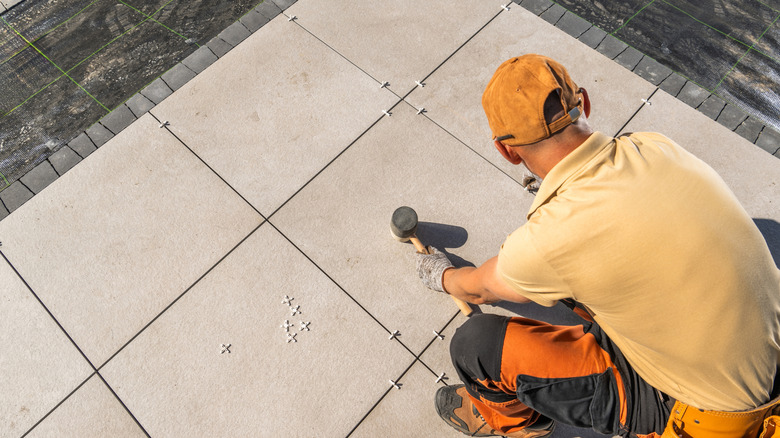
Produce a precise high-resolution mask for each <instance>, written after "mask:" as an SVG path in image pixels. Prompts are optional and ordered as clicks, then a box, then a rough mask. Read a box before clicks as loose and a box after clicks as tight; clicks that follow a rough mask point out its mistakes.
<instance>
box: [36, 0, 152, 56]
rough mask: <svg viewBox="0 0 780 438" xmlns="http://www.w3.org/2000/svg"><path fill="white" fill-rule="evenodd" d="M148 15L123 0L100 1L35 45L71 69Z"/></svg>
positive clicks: (46, 35)
mask: <svg viewBox="0 0 780 438" xmlns="http://www.w3.org/2000/svg"><path fill="white" fill-rule="evenodd" d="M145 18H146V17H144V16H143V15H141V14H140V13H138V12H136V11H134V10H133V9H132V8H129V7H127V6H125V5H123V4H122V3H120V2H111V1H98V2H96V3H93V4H90V6H89V7H87V8H85V9H84V10H83V11H81V12H80V13H79V14H78V15H76V16H75V17H73V18H71V19H70V20H68V21H66V22H65V23H63V24H62V25H60V26H58V27H57V28H55V29H52V30H51V31H50V32H48V33H46V34H45V35H43V36H42V37H41V38H39V39H38V40H36V41H35V47H37V48H38V49H39V50H40V51H41V52H43V53H44V54H45V55H46V56H48V57H49V58H50V59H51V60H52V61H54V63H55V64H57V65H58V66H59V67H60V68H61V69H63V70H65V71H68V70H70V69H71V68H73V67H74V66H75V65H76V64H78V63H80V62H81V61H83V60H84V59H86V58H88V57H90V56H92V54H93V53H95V52H97V51H98V50H100V49H101V48H102V47H103V46H104V45H106V44H108V43H110V42H111V41H113V40H114V39H116V38H119V37H120V36H121V35H122V34H124V33H125V32H127V31H129V30H130V29H132V28H133V27H135V26H137V25H138V24H139V23H141V22H142V21H143V20H144V19H145Z"/></svg>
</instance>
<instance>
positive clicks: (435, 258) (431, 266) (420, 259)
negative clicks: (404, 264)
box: [417, 246, 453, 292]
mask: <svg viewBox="0 0 780 438" xmlns="http://www.w3.org/2000/svg"><path fill="white" fill-rule="evenodd" d="M428 251H429V252H430V254H420V253H419V252H418V253H417V275H419V276H420V279H421V280H422V282H423V284H424V285H425V286H427V287H428V288H429V289H433V290H435V291H438V292H444V286H443V285H442V284H441V276H442V275H443V274H444V270H445V269H447V268H452V267H453V266H452V263H450V260H449V259H448V258H447V256H446V255H445V254H444V253H443V252H441V251H439V250H438V249H436V248H434V247H432V246H429V247H428Z"/></svg>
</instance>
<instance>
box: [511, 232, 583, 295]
mask: <svg viewBox="0 0 780 438" xmlns="http://www.w3.org/2000/svg"><path fill="white" fill-rule="evenodd" d="M529 228H530V227H529V226H528V224H526V225H524V226H522V227H520V228H518V229H517V230H515V231H514V232H513V233H512V234H510V235H509V236H508V237H507V238H506V240H505V241H504V244H503V245H501V250H500V251H499V253H498V272H499V274H500V275H501V277H502V278H503V279H504V281H505V282H506V283H507V284H508V285H509V286H510V287H511V288H512V289H514V291H515V292H517V293H518V294H520V295H522V296H523V297H525V298H528V299H529V300H531V301H534V302H535V303H537V304H540V305H542V306H546V307H552V306H554V305H555V303H557V302H558V300H561V299H565V298H574V296H573V295H572V293H571V290H570V289H569V287H568V285H567V284H566V282H565V281H564V280H563V279H562V278H561V277H560V276H559V275H558V273H557V272H556V271H555V270H554V269H553V268H552V266H550V264H549V263H548V261H547V260H546V259H545V258H544V256H543V254H542V253H541V252H540V251H539V250H538V249H537V247H536V245H535V244H534V242H533V238H532V236H531V231H532V230H530V229H529Z"/></svg>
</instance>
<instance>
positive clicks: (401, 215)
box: [390, 206, 473, 316]
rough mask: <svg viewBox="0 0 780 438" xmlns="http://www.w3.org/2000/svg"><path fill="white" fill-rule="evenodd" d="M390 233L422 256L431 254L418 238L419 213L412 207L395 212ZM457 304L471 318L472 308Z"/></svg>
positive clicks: (456, 301) (456, 302) (461, 303)
mask: <svg viewBox="0 0 780 438" xmlns="http://www.w3.org/2000/svg"><path fill="white" fill-rule="evenodd" d="M390 233H391V234H392V235H393V237H394V238H395V239H396V240H398V241H399V242H406V241H408V240H411V241H412V244H413V245H414V247H415V249H417V252H419V253H420V254H430V253H429V252H428V249H427V248H426V247H425V245H423V244H422V242H420V239H418V238H417V235H416V233H417V212H415V211H414V209H413V208H411V207H406V206H404V207H398V208H397V209H396V210H395V211H394V212H393V217H392V219H390ZM450 296H451V297H452V299H453V301H455V304H456V305H457V306H458V308H459V309H460V311H461V312H463V314H464V315H466V316H469V315H471V313H472V312H473V310H472V309H471V307H470V306H469V305H468V304H466V303H465V302H463V301H461V300H459V299H457V298H455V297H453V296H452V295H450Z"/></svg>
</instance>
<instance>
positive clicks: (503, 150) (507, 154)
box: [494, 140, 523, 165]
mask: <svg viewBox="0 0 780 438" xmlns="http://www.w3.org/2000/svg"><path fill="white" fill-rule="evenodd" d="M494 144H495V145H496V149H498V152H499V153H500V154H501V156H502V157H504V159H506V160H507V161H509V162H510V163H512V164H515V165H517V164H520V163H522V162H523V159H522V158H520V156H519V155H517V152H515V150H514V149H513V148H512V147H511V146H507V145H505V144H504V143H501V142H500V141H498V140H495V141H494Z"/></svg>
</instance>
